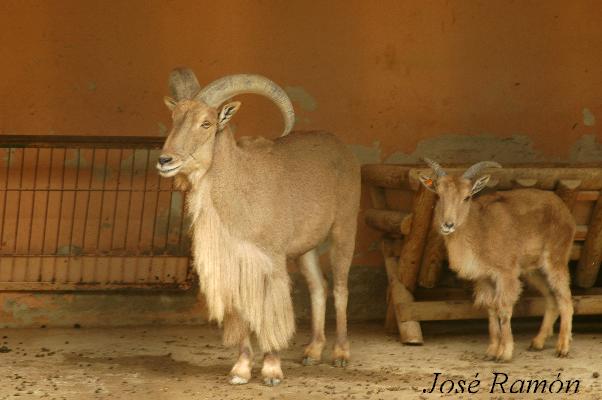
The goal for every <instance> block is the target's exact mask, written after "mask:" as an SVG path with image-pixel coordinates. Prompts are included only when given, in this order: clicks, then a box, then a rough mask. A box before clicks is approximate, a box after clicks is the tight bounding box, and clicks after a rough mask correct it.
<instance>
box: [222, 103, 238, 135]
mask: <svg viewBox="0 0 602 400" xmlns="http://www.w3.org/2000/svg"><path fill="white" fill-rule="evenodd" d="M239 108H240V101H233V102H232V103H228V104H226V105H225V106H223V107H222V109H221V110H220V112H219V117H217V124H218V126H219V129H224V127H225V126H226V124H227V123H228V121H230V118H232V116H233V115H234V114H236V111H238V109H239Z"/></svg>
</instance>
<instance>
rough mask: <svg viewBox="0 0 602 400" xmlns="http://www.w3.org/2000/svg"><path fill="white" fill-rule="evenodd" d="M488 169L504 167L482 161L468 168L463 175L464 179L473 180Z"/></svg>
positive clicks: (493, 162)
mask: <svg viewBox="0 0 602 400" xmlns="http://www.w3.org/2000/svg"><path fill="white" fill-rule="evenodd" d="M486 168H502V166H501V165H500V164H499V163H496V162H495V161H481V162H478V163H476V164H474V165H472V166H471V167H470V168H468V169H467V170H466V171H465V172H464V174H462V178H466V179H472V178H474V177H475V176H477V175H478V174H479V173H480V172H481V171H482V170H484V169H486Z"/></svg>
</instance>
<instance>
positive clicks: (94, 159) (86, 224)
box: [82, 149, 96, 251]
mask: <svg viewBox="0 0 602 400" xmlns="http://www.w3.org/2000/svg"><path fill="white" fill-rule="evenodd" d="M95 162H96V149H92V163H91V164H90V180H89V181H88V191H87V192H88V197H87V198H86V212H85V215H84V227H83V231H82V248H83V249H84V251H85V248H86V231H87V230H88V214H89V212H90V198H91V197H92V179H94V163H95Z"/></svg>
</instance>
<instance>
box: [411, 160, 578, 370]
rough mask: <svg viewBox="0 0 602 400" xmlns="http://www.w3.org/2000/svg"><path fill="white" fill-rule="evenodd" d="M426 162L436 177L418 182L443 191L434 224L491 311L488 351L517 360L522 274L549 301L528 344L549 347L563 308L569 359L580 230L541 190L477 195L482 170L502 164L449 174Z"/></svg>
mask: <svg viewBox="0 0 602 400" xmlns="http://www.w3.org/2000/svg"><path fill="white" fill-rule="evenodd" d="M425 161H426V162H427V164H428V165H429V166H430V167H431V168H432V170H433V171H434V172H435V175H436V176H435V177H434V178H431V177H428V176H420V180H421V182H422V184H423V185H424V186H425V187H426V188H427V189H429V190H432V191H434V192H435V193H437V194H438V195H439V201H438V203H437V206H436V208H435V215H434V224H435V225H434V226H435V227H436V228H438V229H439V231H440V233H441V234H442V235H443V237H444V240H445V245H446V247H447V252H448V257H449V265H450V268H451V269H452V270H454V271H455V272H456V273H457V274H458V275H459V276H460V277H462V278H464V279H470V280H472V281H474V282H475V286H474V291H475V304H477V305H483V306H485V307H487V309H488V312H489V336H490V345H489V348H488V349H487V356H488V357H489V358H492V359H495V360H497V361H509V360H510V359H511V358H512V352H513V349H514V342H513V339H512V330H511V328H510V319H511V317H512V309H513V307H514V304H515V303H516V301H517V299H518V297H519V295H520V292H521V282H520V279H519V278H523V279H524V280H526V281H527V283H529V284H530V285H532V286H533V287H534V288H536V289H537V290H539V291H540V292H541V293H542V294H543V295H544V297H545V300H546V311H545V314H544V317H543V321H542V324H541V328H540V330H539V333H538V334H537V336H535V338H534V339H533V341H532V342H531V349H533V350H541V349H542V348H543V347H544V343H545V341H546V339H547V338H548V336H550V335H552V334H553V326H554V322H555V321H556V319H557V318H558V314H560V319H561V320H560V333H559V335H558V342H557V345H556V354H557V355H558V356H559V357H566V356H567V354H568V352H569V347H570V342H571V330H572V318H573V304H572V301H571V290H570V288H569V281H570V276H569V270H568V261H569V256H570V251H571V247H572V244H573V236H574V235H575V229H576V226H575V221H574V219H573V216H572V214H571V212H570V211H569V210H568V208H567V207H566V205H565V204H564V203H563V202H562V200H560V198H559V197H558V196H556V195H555V194H554V193H551V192H546V191H543V190H537V189H516V190H510V191H505V192H496V193H491V194H486V195H482V196H480V197H478V198H476V199H474V200H473V196H474V195H475V194H477V193H478V192H479V191H481V190H482V189H483V188H484V187H485V186H486V184H487V182H488V181H489V178H490V177H489V175H483V176H479V174H480V172H481V171H482V170H483V169H484V168H488V167H496V168H501V165H499V164H498V163H496V162H491V161H484V162H480V163H477V164H475V165H473V166H472V167H470V168H469V169H468V170H466V172H465V173H464V174H463V175H462V176H450V175H447V173H446V172H445V171H444V170H443V168H441V166H440V165H439V164H437V163H436V162H434V161H432V160H428V159H425Z"/></svg>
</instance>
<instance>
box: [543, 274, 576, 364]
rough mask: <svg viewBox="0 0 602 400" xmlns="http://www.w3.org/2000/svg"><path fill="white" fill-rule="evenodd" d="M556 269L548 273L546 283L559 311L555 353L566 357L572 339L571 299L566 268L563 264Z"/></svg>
mask: <svg viewBox="0 0 602 400" xmlns="http://www.w3.org/2000/svg"><path fill="white" fill-rule="evenodd" d="M556 271H558V272H557V273H556V274H550V275H548V283H549V285H550V287H551V290H552V295H553V296H554V298H555V299H556V303H557V304H558V311H559V312H560V330H559V332H558V343H557V344H556V355H557V356H558V357H567V356H568V354H569V349H570V347H571V340H572V330H573V328H572V326H573V300H572V297H571V289H570V287H569V276H568V269H567V268H566V267H565V266H562V267H561V266H559V267H558V268H557V270H556Z"/></svg>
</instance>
